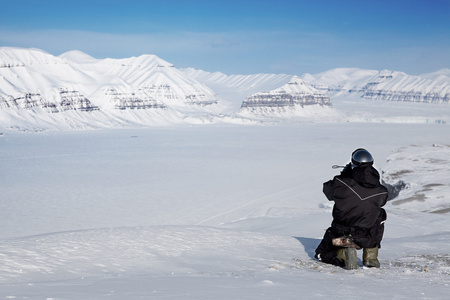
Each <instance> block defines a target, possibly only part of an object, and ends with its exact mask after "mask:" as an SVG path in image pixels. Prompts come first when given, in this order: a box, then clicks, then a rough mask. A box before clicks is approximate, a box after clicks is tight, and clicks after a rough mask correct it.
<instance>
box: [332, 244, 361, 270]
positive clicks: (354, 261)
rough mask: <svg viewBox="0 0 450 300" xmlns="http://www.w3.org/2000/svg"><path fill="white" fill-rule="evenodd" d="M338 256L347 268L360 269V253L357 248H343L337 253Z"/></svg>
mask: <svg viewBox="0 0 450 300" xmlns="http://www.w3.org/2000/svg"><path fill="white" fill-rule="evenodd" d="M336 258H337V259H338V260H339V261H340V262H341V263H342V264H341V265H342V266H343V267H344V268H345V269H346V270H354V269H358V267H359V265H358V255H357V253H356V249H355V248H341V249H339V250H338V251H337V253H336Z"/></svg>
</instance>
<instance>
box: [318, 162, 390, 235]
mask: <svg viewBox="0 0 450 300" xmlns="http://www.w3.org/2000/svg"><path fill="white" fill-rule="evenodd" d="M323 192H324V194H325V196H326V197H327V198H328V200H331V201H334V207H333V222H334V223H337V224H340V225H344V226H349V227H358V228H371V227H373V226H374V225H375V222H376V220H377V217H378V216H379V215H380V212H381V207H382V206H384V205H385V204H386V201H387V197H388V192H387V189H386V188H385V187H384V186H383V185H381V184H380V174H379V173H378V172H377V170H375V168H373V167H372V166H371V165H366V166H361V167H356V168H354V169H351V168H350V167H349V166H347V167H346V169H344V171H342V173H341V175H338V176H335V177H334V178H333V180H330V181H327V182H325V183H324V184H323Z"/></svg>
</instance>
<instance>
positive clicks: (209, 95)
mask: <svg viewBox="0 0 450 300" xmlns="http://www.w3.org/2000/svg"><path fill="white" fill-rule="evenodd" d="M348 93H353V94H354V93H357V94H358V95H360V96H361V97H362V98H368V99H377V100H378V99H380V100H389V101H414V102H430V103H448V102H449V100H450V70H449V69H442V70H440V71H438V72H435V73H430V74H423V75H420V76H412V75H407V74H405V73H402V72H395V71H387V70H384V71H374V70H362V69H333V70H330V71H327V72H324V73H320V74H316V75H311V74H304V75H303V76H301V77H299V76H292V75H285V74H254V75H225V74H223V73H220V72H215V73H209V72H205V71H201V70H195V69H191V68H189V69H177V68H176V67H175V66H174V65H173V64H171V63H168V62H166V61H164V60H162V59H161V58H159V57H157V56H155V55H142V56H139V57H131V58H125V59H109V58H108V59H96V58H93V57H91V56H89V55H87V54H85V53H82V52H80V51H70V52H67V53H64V54H62V55H60V56H58V57H55V56H53V55H51V54H48V53H46V52H44V51H42V50H39V49H24V48H10V47H4V48H0V126H1V127H3V128H6V129H7V128H13V129H18V130H20V129H24V128H28V129H29V128H44V129H47V128H54V127H56V128H63V129H67V128H70V129H74V128H75V129H78V128H99V127H100V128H101V127H127V126H130V125H132V126H148V125H160V124H172V123H185V122H188V123H210V122H217V121H224V122H228V121H229V122H244V123H247V122H252V119H254V118H256V119H257V118H258V117H260V116H261V115H263V116H270V115H273V116H276V117H290V116H302V115H304V114H303V112H304V111H306V110H309V111H311V110H312V109H313V110H314V114H319V115H320V114H327V113H329V111H330V108H331V106H332V99H333V97H336V96H343V95H346V94H348Z"/></svg>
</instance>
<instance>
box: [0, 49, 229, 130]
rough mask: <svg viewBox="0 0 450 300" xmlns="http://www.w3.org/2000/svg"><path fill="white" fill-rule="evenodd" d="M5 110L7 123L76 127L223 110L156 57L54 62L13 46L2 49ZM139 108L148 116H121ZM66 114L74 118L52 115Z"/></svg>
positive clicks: (0, 88) (74, 57)
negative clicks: (38, 122)
mask: <svg viewBox="0 0 450 300" xmlns="http://www.w3.org/2000/svg"><path fill="white" fill-rule="evenodd" d="M0 109H1V110H2V111H1V113H2V115H3V119H5V118H7V117H8V118H12V117H16V121H17V120H18V118H21V119H22V121H30V122H34V121H35V120H41V121H43V122H48V121H49V120H50V119H58V118H59V119H64V120H67V121H68V123H71V124H72V125H70V126H69V127H79V126H81V125H80V122H79V120H80V119H82V118H85V119H86V122H85V124H83V125H82V126H85V125H88V124H96V123H98V124H99V123H102V124H107V123H110V124H114V123H115V124H120V123H122V122H124V119H125V123H142V124H151V123H152V122H154V119H155V116H154V115H155V114H159V115H160V116H162V115H164V116H162V117H163V118H165V119H167V120H169V119H171V118H172V119H174V120H175V119H180V120H182V119H183V118H185V117H186V112H190V113H195V114H202V113H213V112H215V111H220V110H221V108H220V103H219V98H218V97H217V95H216V94H215V92H213V91H212V90H211V89H210V88H208V87H207V86H206V85H204V84H201V83H199V82H198V81H196V80H195V79H193V78H191V77H188V76H185V75H184V74H183V73H182V72H180V71H179V70H178V69H176V68H175V67H174V66H173V65H172V64H170V63H168V62H166V61H164V60H162V59H160V58H159V57H157V56H154V55H142V56H139V57H131V58H126V59H95V58H92V57H90V56H88V55H86V54H84V53H82V52H79V51H71V52H68V53H64V54H62V55H61V56H59V57H55V56H53V55H50V54H48V53H46V52H44V51H41V50H38V49H22V48H8V47H6V48H0ZM136 109H139V110H142V111H143V112H140V113H135V114H130V113H123V114H121V113H120V112H119V111H123V110H136ZM66 111H72V113H71V114H70V115H65V116H64V117H62V116H55V115H53V116H51V115H50V114H56V113H61V112H66ZM93 112H94V113H93ZM80 113H81V114H84V115H83V116H80ZM86 113H91V114H90V115H86ZM88 119H91V120H90V121H89V120H88ZM55 122H56V123H58V122H59V121H58V120H55ZM88 127H89V126H88Z"/></svg>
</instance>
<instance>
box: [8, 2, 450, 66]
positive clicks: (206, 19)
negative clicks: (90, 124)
mask: <svg viewBox="0 0 450 300" xmlns="http://www.w3.org/2000/svg"><path fill="white" fill-rule="evenodd" d="M0 8H1V10H2V14H1V18H0V46H10V47H26V48H39V49H42V50H45V51H47V52H49V53H51V54H53V55H60V54H62V53H64V52H66V51H69V50H81V51H83V52H85V53H87V54H89V55H91V56H94V57H96V58H106V57H111V58H126V57H131V56H139V55H142V54H155V55H157V56H159V57H161V58H162V59H164V60H166V61H169V62H171V63H173V64H175V66H176V67H180V68H181V67H193V68H196V69H202V70H206V71H210V72H214V71H221V72H223V73H226V74H254V73H285V74H292V75H302V74H304V73H313V74H315V73H319V72H323V71H326V70H329V69H333V68H341V67H346V68H363V69H376V70H382V69H390V70H396V71H403V72H406V73H408V74H415V75H418V74H421V73H427V72H433V71H437V70H439V69H441V68H450V0H372V1H365V0H309V1H303V0H297V1H293V0H291V1H287V0H270V1H269V0H267V1H266V0H259V1H257V0H223V1H214V0H207V1H201V0H198V1H196V0H191V1H189V0H184V1H180V0H159V1H152V0H148V1H144V0H142V1H137V0H127V1H117V0H107V1H103V0H102V1H100V0H90V1H84V0H75V1H73V0H59V1H58V0H47V1H45V0H28V1H25V0H0Z"/></svg>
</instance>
